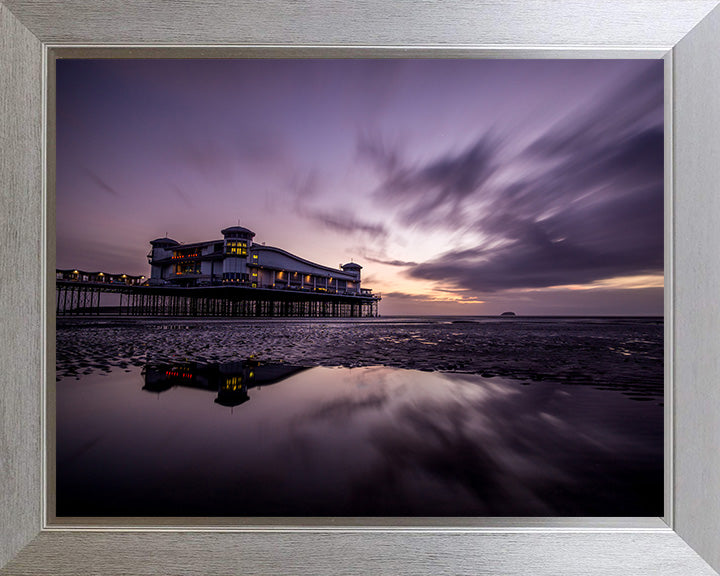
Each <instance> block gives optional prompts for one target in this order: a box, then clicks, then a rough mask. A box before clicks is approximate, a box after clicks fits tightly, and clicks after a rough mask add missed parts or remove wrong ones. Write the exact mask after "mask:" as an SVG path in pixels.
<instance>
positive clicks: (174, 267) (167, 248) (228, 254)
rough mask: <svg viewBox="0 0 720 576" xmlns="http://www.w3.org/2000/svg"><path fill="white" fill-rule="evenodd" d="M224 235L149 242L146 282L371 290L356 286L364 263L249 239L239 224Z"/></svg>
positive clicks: (248, 232)
mask: <svg viewBox="0 0 720 576" xmlns="http://www.w3.org/2000/svg"><path fill="white" fill-rule="evenodd" d="M221 234H222V236H223V237H222V239H218V240H208V241H206V242H195V243H192V244H180V243H179V242H177V241H175V240H173V239H171V238H158V239H156V240H152V241H151V242H150V245H151V247H152V248H151V250H150V253H149V254H148V261H149V263H150V266H151V274H150V278H149V280H148V285H150V286H185V287H200V286H218V285H235V286H245V287H248V288H266V289H279V290H297V291H303V292H315V293H317V292H321V293H327V294H347V295H361V294H367V295H369V294H371V293H372V292H371V291H370V290H367V289H364V288H361V287H360V281H361V278H360V270H361V269H362V266H360V265H359V264H356V263H354V262H350V263H348V264H343V265H341V266H340V268H330V267H327V266H323V265H321V264H316V263H314V262H311V261H309V260H306V259H304V258H301V257H299V256H296V255H295V254H291V253H290V252H288V251H286V250H283V249H281V248H275V247H272V246H264V245H262V244H258V243H256V242H253V238H254V237H255V233H254V232H252V231H251V230H248V229H247V228H243V227H242V226H231V227H230V228H225V229H224V230H222V231H221Z"/></svg>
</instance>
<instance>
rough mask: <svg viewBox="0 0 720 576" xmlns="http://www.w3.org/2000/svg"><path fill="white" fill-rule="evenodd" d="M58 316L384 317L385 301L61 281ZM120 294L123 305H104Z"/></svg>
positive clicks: (270, 290)
mask: <svg viewBox="0 0 720 576" xmlns="http://www.w3.org/2000/svg"><path fill="white" fill-rule="evenodd" d="M55 292H56V314H57V316H101V315H112V316H117V315H119V316H172V317H193V318H194V317H231V318H235V317H262V318H268V317H270V318H274V317H328V318H360V317H374V316H378V302H379V301H380V296H379V295H374V294H372V293H369V291H367V292H364V291H363V292H361V293H359V294H342V293H332V292H320V291H309V290H296V289H277V288H252V287H247V286H233V285H220V286H201V287H180V286H148V285H137V284H130V283H121V282H118V283H107V282H92V281H82V280H56V282H55ZM107 294H115V295H116V296H114V297H113V298H114V299H115V300H117V303H115V304H113V305H108V304H107V303H106V302H103V300H106V299H107V296H105V295H107Z"/></svg>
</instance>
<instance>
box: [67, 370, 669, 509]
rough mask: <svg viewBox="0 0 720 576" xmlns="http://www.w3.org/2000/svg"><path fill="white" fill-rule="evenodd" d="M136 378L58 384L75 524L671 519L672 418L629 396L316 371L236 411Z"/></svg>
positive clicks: (404, 374) (439, 376)
mask: <svg viewBox="0 0 720 576" xmlns="http://www.w3.org/2000/svg"><path fill="white" fill-rule="evenodd" d="M89 378H92V377H89ZM128 378H130V376H129V375H125V376H122V375H115V374H114V373H113V374H111V375H110V376H108V377H106V378H102V379H96V380H97V381H95V380H92V379H89V380H88V381H79V382H75V381H70V382H68V383H67V384H69V385H65V383H64V382H63V383H60V384H59V385H58V423H59V428H58V430H59V431H58V464H59V467H58V494H59V502H60V503H62V504H63V505H64V506H65V508H64V510H65V511H66V512H65V513H66V514H68V515H73V513H72V512H71V511H72V510H75V511H76V512H75V513H74V515H82V514H80V513H78V512H77V511H82V512H84V513H85V514H87V513H88V511H91V513H94V514H99V515H118V514H132V515H141V516H152V515H181V516H182V515H193V514H195V515H229V516H233V515H250V516H252V515H257V516H261V515H280V516H283V515H298V516H312V515H320V516H322V515H328V516H343V515H353V516H354V515H370V516H377V515H420V516H423V515H437V516H453V515H461V516H462V515H469V516H480V515H490V516H492V515H504V516H511V515H552V516H556V515H588V516H592V515H600V516H606V515H618V516H625V515H629V516H642V515H649V516H659V515H662V478H663V469H662V466H663V459H662V454H663V452H662V451H663V442H662V425H663V410H662V408H661V407H659V406H657V405H656V404H655V403H652V404H651V403H643V402H633V401H631V400H629V399H628V398H627V397H626V396H624V395H623V394H621V393H619V392H615V391H601V390H596V389H593V388H591V387H587V386H571V385H558V384H552V383H547V382H541V383H534V384H532V385H529V386H524V385H522V384H521V383H519V382H517V381H512V380H503V379H500V378H492V379H483V378H481V377H479V376H476V375H472V374H443V373H437V372H434V373H430V372H421V371H413V370H398V369H390V368H384V367H372V368H354V369H346V368H322V367H321V368H312V369H309V370H305V371H302V372H299V373H296V374H293V375H292V376H291V377H289V378H287V379H285V380H282V381H279V382H276V383H275V384H273V385H272V386H267V387H263V388H262V389H260V388H258V389H255V390H253V391H252V392H253V394H252V402H247V403H244V404H242V405H241V406H238V407H236V409H235V411H234V412H233V413H231V412H230V411H229V410H227V409H225V408H222V407H219V406H218V405H217V404H214V403H213V402H208V391H207V390H198V389H194V388H187V387H178V388H175V389H174V390H173V391H172V393H169V394H162V395H160V396H158V397H156V395H149V394H147V393H145V392H143V393H139V388H138V387H137V386H136V385H134V384H132V385H128V383H129V380H128ZM100 380H102V382H100ZM120 407H122V408H120ZM96 436H98V437H100V438H101V441H99V442H98V443H97V445H94V446H93V447H92V449H90V450H86V451H85V452H83V451H82V446H83V445H84V444H85V443H87V441H88V438H94V437H96ZM73 454H79V456H78V457H77V458H74V459H72V458H68V456H70V455H73Z"/></svg>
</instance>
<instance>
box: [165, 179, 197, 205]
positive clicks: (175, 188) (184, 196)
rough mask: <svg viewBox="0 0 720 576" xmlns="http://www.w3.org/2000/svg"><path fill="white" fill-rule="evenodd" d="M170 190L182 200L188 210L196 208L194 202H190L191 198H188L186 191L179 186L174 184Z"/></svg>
mask: <svg viewBox="0 0 720 576" xmlns="http://www.w3.org/2000/svg"><path fill="white" fill-rule="evenodd" d="M170 189H171V190H172V192H173V193H174V194H175V195H176V196H177V197H178V198H179V199H180V200H182V202H183V203H184V204H185V206H187V207H188V208H194V207H195V205H194V204H193V202H192V200H190V196H188V195H187V194H186V193H185V191H184V190H183V189H182V188H180V186H178V185H177V184H173V185H172V186H171V187H170Z"/></svg>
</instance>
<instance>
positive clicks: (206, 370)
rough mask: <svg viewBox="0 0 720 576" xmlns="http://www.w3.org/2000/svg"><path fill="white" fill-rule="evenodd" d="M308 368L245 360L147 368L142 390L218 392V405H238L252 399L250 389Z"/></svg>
mask: <svg viewBox="0 0 720 576" xmlns="http://www.w3.org/2000/svg"><path fill="white" fill-rule="evenodd" d="M306 369H307V368H305V367H302V366H289V365H286V364H260V363H258V362H257V361H253V360H245V361H238V362H228V363H224V364H200V363H196V362H179V363H176V364H164V365H154V366H147V367H146V368H145V369H144V371H143V373H144V376H145V385H144V386H143V390H147V391H148V392H155V393H157V394H159V393H161V392H166V391H167V390H170V389H171V388H175V387H176V386H183V387H186V388H197V389H199V390H207V391H209V392H216V393H217V397H216V398H215V402H216V403H217V404H220V405H222V406H228V407H233V406H239V405H240V404H243V403H245V402H247V401H248V400H250V397H249V396H248V390H249V389H250V388H258V387H260V386H268V385H270V384H275V383H276V382H280V381H281V380H285V379H286V378H289V377H290V376H293V375H294V374H297V373H298V372H302V371H303V370H306Z"/></svg>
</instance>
